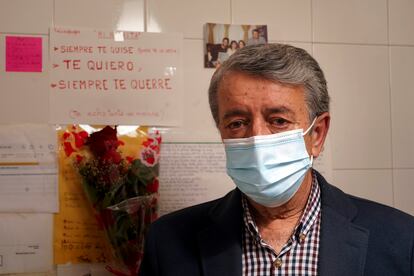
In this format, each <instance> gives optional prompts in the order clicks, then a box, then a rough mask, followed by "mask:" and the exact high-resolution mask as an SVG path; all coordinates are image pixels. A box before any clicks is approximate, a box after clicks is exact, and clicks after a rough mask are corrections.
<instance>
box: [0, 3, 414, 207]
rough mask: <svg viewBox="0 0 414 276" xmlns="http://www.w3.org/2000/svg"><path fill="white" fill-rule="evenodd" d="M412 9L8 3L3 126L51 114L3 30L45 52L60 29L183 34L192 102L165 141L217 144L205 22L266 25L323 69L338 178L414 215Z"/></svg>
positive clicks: (0, 85) (40, 83) (272, 36)
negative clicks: (13, 69) (13, 66)
mask: <svg viewBox="0 0 414 276" xmlns="http://www.w3.org/2000/svg"><path fill="white" fill-rule="evenodd" d="M413 13H414V2H413V1H411V0H388V1H387V0H364V1H361V0H346V1H345V0H343V1H340V0H256V1H250V0H204V1H201V0H107V1H102V0H71V1H67V0H37V1H31V0H2V1H1V2H0V93H1V96H2V98H1V101H0V123H6V124H7V123H19V122H33V123H47V120H48V73H47V70H45V72H43V73H7V74H6V73H5V72H4V35H6V34H24V35H39V36H42V37H44V38H45V39H44V46H45V49H47V48H46V47H47V46H48V40H47V38H48V27H49V26H53V25H62V26H79V27H91V28H111V29H112V28H117V29H123V30H132V31H151V32H182V33H184V38H185V42H184V74H185V75H184V82H185V84H184V89H185V91H184V94H185V105H186V107H187V108H186V109H185V111H184V115H185V120H184V127H183V128H181V129H177V130H176V131H174V133H172V134H169V136H168V137H167V139H170V140H190V141H191V140H197V141H214V140H218V139H219V138H218V134H217V131H216V130H215V128H214V125H213V122H212V119H211V118H210V114H209V109H208V103H207V87H208V82H209V78H210V77H211V74H212V73H213V71H212V70H211V69H204V68H203V52H202V51H203V41H202V35H203V24H204V23H206V22H217V23H233V24H249V23H250V24H267V25H268V34H269V40H270V42H288V43H292V44H294V45H297V46H299V47H303V48H305V49H306V50H308V51H309V52H311V53H313V55H314V56H315V58H316V59H317V60H318V61H319V62H320V64H321V66H322V68H323V69H324V70H325V73H326V76H327V79H328V85H329V91H330V94H331V97H332V117H333V120H332V129H331V133H330V141H331V144H332V152H333V168H334V174H333V180H334V184H335V185H337V186H339V187H340V188H342V189H344V190H345V191H347V192H350V193H353V194H356V195H360V196H363V197H367V198H370V199H373V200H376V201H379V202H382V203H385V204H388V205H392V206H395V207H397V208H400V209H402V210H405V211H407V212H409V213H411V214H414V200H412V197H413V195H414V184H413V181H412V179H413V178H414V145H413V144H412V142H413V141H414V123H413V121H412V120H413V119H414V108H413V107H412V106H413V105H414V104H413V103H414V91H413V88H412V84H411V83H412V81H411V80H412V79H413V78H414V70H413V68H414V32H413V26H414V16H412V15H413ZM47 62H48V56H47V54H45V55H44V64H47ZM46 69H47V68H46ZM35 99H39V100H38V101H35Z"/></svg>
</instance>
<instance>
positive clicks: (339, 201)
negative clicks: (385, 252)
mask: <svg viewBox="0 0 414 276" xmlns="http://www.w3.org/2000/svg"><path fill="white" fill-rule="evenodd" d="M318 181H320V182H321V184H322V186H323V188H322V190H323V192H325V193H326V194H328V195H325V196H323V197H322V208H323V206H325V207H327V206H328V208H332V209H334V210H336V211H337V212H340V213H342V214H344V215H345V216H347V217H349V218H350V219H351V221H353V222H354V223H356V224H357V225H360V226H362V227H365V228H367V229H369V230H372V231H375V232H377V231H378V232H383V233H386V232H389V233H393V234H396V233H397V232H398V231H400V230H403V229H405V231H406V230H408V229H411V230H413V231H412V233H414V217H413V216H411V215H409V214H407V213H405V212H403V211H401V210H398V209H396V208H394V207H391V206H387V205H384V204H381V203H378V202H374V201H372V200H369V199H365V198H361V197H357V196H354V195H350V194H347V193H345V192H343V191H342V190H340V189H339V188H337V187H335V186H332V185H331V184H329V183H328V182H326V180H325V179H323V178H320V177H319V179H318ZM328 197H329V198H328ZM324 201H325V202H324ZM322 212H323V211H322Z"/></svg>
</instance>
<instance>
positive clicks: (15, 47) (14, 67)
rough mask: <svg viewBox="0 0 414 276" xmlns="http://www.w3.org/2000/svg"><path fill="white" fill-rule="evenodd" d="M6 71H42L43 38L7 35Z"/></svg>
mask: <svg viewBox="0 0 414 276" xmlns="http://www.w3.org/2000/svg"><path fill="white" fill-rule="evenodd" d="M6 72H42V38H41V37H24V36H6Z"/></svg>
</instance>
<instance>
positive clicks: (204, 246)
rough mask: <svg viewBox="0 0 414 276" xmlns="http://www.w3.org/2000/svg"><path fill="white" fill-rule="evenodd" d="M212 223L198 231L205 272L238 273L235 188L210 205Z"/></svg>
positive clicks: (239, 252)
mask: <svg viewBox="0 0 414 276" xmlns="http://www.w3.org/2000/svg"><path fill="white" fill-rule="evenodd" d="M210 217H211V220H212V223H211V224H210V226H209V227H208V228H205V229H204V230H203V231H201V232H200V233H199V234H198V245H199V249H200V255H201V256H200V257H201V258H200V259H201V266H202V269H203V274H204V275H205V276H215V275H223V276H224V275H241V273H242V260H241V257H242V249H241V246H242V242H241V238H242V229H243V227H242V207H241V197H240V191H238V190H237V189H236V190H234V191H233V192H231V193H230V194H229V195H227V196H226V197H225V198H224V200H221V201H219V203H218V204H217V205H216V206H215V207H213V208H212V210H211V212H210Z"/></svg>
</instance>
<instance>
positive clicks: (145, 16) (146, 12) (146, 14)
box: [144, 0, 148, 32]
mask: <svg viewBox="0 0 414 276" xmlns="http://www.w3.org/2000/svg"><path fill="white" fill-rule="evenodd" d="M147 1H148V0H144V32H147V29H148V24H147V19H148V3H147Z"/></svg>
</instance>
